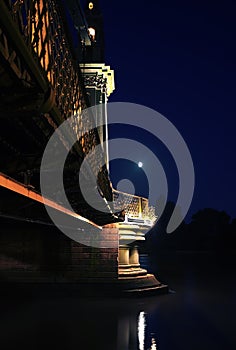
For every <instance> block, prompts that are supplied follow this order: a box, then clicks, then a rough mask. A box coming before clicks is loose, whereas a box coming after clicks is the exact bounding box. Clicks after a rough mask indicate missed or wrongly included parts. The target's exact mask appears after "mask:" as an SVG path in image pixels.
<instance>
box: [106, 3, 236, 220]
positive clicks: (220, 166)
mask: <svg viewBox="0 0 236 350" xmlns="http://www.w3.org/2000/svg"><path fill="white" fill-rule="evenodd" d="M235 6H236V5H235V3H234V1H224V2H223V1H196V2H195V1H194V2H193V1H186V2H183V1H154V0H153V1H134V0H128V1H127V0H126V1H124V0H119V1H107V0H103V1H102V0H100V7H101V9H102V11H103V15H104V26H105V27H104V29H105V43H106V46H105V55H106V60H105V63H106V64H107V65H110V66H111V68H112V69H114V70H115V85H116V90H115V92H114V93H113V95H111V96H110V99H109V101H110V102H115V101H120V102H133V103H137V104H142V105H145V106H147V107H150V108H153V109H155V110H156V111H158V112H159V113H161V114H162V115H164V116H165V117H166V118H168V119H169V120H170V121H171V122H172V123H173V124H174V125H175V126H176V128H177V129H178V130H179V131H180V133H181V134H182V136H183V138H184V139H185V141H186V143H187V145H188V147H189V150H190V152H191V155H192V159H193V163H194V168H195V175H196V184H195V193H194V197H193V201H192V205H191V207H190V209H189V213H188V216H187V219H188V218H191V215H192V214H193V213H195V212H196V211H197V210H199V209H203V208H206V207H211V208H215V209H218V210H225V211H226V212H227V213H228V214H229V215H230V216H231V217H236V206H235V194H236V182H235V178H236V166H235V126H236V120H235V111H236V108H235V101H236V86H235V80H236V47H235V38H236V27H235V23H236V22H235V10H236V8H235ZM129 132H130V133H131V134H132V132H133V130H131V129H130V130H128V129H126V130H124V128H122V129H121V128H116V129H115V128H110V135H111V137H117V135H118V136H119V137H121V136H124V135H126V136H127V134H128V133H129ZM131 134H130V135H131ZM133 134H134V132H133ZM135 134H137V133H135ZM135 137H136V138H137V136H135ZM140 137H141V138H142V142H143V141H144V142H145V137H146V145H147V146H148V147H149V148H150V149H152V150H153V151H154V152H155V154H157V156H158V157H159V159H160V161H161V163H162V165H163V167H164V169H165V171H166V174H167V179H168V185H169V199H170V200H176V196H177V193H178V178H177V172H176V168H175V163H174V162H173V159H171V157H170V156H169V154H168V152H167V151H166V150H165V149H164V147H163V146H162V145H160V143H158V141H156V140H154V139H152V138H151V137H150V136H148V135H146V136H145V135H143V134H141V133H140ZM140 160H141V161H142V159H140ZM132 167H133V168H134V164H131V165H129V164H126V166H125V168H126V169H127V171H128V172H129V171H130V169H131V168H132ZM123 168H124V167H123ZM121 169H122V167H121V164H120V163H119V161H117V164H115V163H114V161H113V162H112V164H111V179H112V181H113V184H114V185H116V183H117V182H118V181H119V180H120V179H121V178H122V177H123V175H124V174H123V172H124V171H121ZM130 174H131V175H130V176H131V177H133V176H134V173H132V171H130ZM136 175H137V172H136ZM136 175H135V176H136ZM136 181H137V186H136V192H137V193H138V194H140V195H145V191H146V183H145V176H144V175H143V174H142V171H140V176H138V175H137V176H136ZM157 181H158V175H157Z"/></svg>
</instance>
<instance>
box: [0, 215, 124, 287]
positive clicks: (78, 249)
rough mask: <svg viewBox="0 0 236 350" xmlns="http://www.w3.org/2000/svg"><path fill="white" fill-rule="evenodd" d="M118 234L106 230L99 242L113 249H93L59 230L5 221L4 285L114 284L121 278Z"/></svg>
mask: <svg viewBox="0 0 236 350" xmlns="http://www.w3.org/2000/svg"><path fill="white" fill-rule="evenodd" d="M118 232H119V231H118V227H117V226H116V224H110V225H106V226H104V227H103V229H102V231H101V232H100V236H99V242H100V245H101V246H102V247H103V246H108V247H109V246H111V248H102V247H90V246H88V245H82V244H80V243H77V242H75V241H73V240H71V239H70V238H68V237H67V236H65V235H64V234H63V233H61V231H60V230H58V229H57V228H56V227H55V226H48V225H43V224H39V223H37V224H36V223H32V222H23V221H16V220H12V219H3V218H1V220H0V281H1V283H4V282H21V283H25V282H50V283H51V282H68V283H70V282H76V283H93V282H101V283H106V282H108V283H109V282H110V281H114V280H116V279H117V278H118V244H119V238H118V237H119V234H118ZM88 237H89V233H88Z"/></svg>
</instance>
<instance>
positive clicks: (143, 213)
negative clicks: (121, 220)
mask: <svg viewBox="0 0 236 350" xmlns="http://www.w3.org/2000/svg"><path fill="white" fill-rule="evenodd" d="M113 205H114V209H115V210H116V211H124V213H125V220H126V221H128V222H133V223H134V224H135V223H137V224H145V225H148V226H152V225H153V224H154V222H155V221H156V219H157V216H156V215H155V208H154V207H153V206H149V203H148V199H147V198H144V197H139V196H135V195H132V194H129V193H125V192H121V191H117V190H115V189H113Z"/></svg>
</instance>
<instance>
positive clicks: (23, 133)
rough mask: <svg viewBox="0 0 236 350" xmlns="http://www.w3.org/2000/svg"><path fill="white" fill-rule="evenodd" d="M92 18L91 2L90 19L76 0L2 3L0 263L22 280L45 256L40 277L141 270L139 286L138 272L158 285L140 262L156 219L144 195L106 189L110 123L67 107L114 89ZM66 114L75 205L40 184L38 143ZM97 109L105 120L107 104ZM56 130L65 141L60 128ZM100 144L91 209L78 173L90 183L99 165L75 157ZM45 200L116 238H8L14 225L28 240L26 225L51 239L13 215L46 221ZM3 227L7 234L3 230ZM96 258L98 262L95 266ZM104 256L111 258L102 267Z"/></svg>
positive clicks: (105, 276) (127, 274) (68, 179)
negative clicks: (95, 203)
mask: <svg viewBox="0 0 236 350" xmlns="http://www.w3.org/2000/svg"><path fill="white" fill-rule="evenodd" d="M87 10H88V9H87ZM92 22H93V12H92V9H91V13H89V16H88V22H87V18H86V16H85V15H84V12H83V10H82V8H81V6H80V4H79V1H73V0H72V1H68V2H66V1H63V0H49V1H44V0H14V1H13V0H12V1H11V0H3V1H2V2H1V4H0V122H1V128H0V145H1V147H0V157H1V158H0V159H1V163H0V195H1V203H0V217H1V218H2V220H3V225H2V232H1V235H2V236H1V237H2V238H1V242H2V249H3V251H2V253H1V261H2V264H0V265H1V267H2V270H4V271H5V270H6V271H8V272H9V271H11V272H13V274H12V276H13V279H14V278H15V279H16V276H18V275H17V272H19V271H20V274H19V276H21V277H20V278H21V279H22V280H24V276H25V275H24V274H23V273H22V271H21V270H22V269H21V266H22V264H23V265H24V266H25V271H28V272H29V273H28V276H30V277H29V278H28V280H30V281H32V280H33V279H34V278H35V280H36V281H37V280H39V281H40V278H39V276H42V273H41V272H42V269H41V267H42V265H43V266H44V267H43V269H45V270H48V269H47V268H46V267H45V266H46V265H47V266H49V265H50V264H51V265H50V266H51V270H50V272H47V273H46V274H45V275H44V277H45V276H46V275H47V278H48V279H47V278H46V277H45V279H46V280H50V278H51V277H50V278H49V275H50V276H52V275H54V276H55V274H56V276H57V278H54V280H58V281H61V280H63V281H64V280H65V281H67V280H70V281H71V280H73V281H80V282H81V281H83V282H84V283H85V282H87V281H88V280H90V281H92V282H94V281H95V280H97V279H98V280H99V278H97V275H99V276H100V277H101V279H100V280H99V281H111V280H113V281H114V280H116V279H117V278H118V279H119V280H120V281H122V279H123V280H125V279H126V280H127V278H131V279H132V278H133V279H134V278H136V279H137V278H139V281H140V280H141V279H142V283H141V285H142V286H143V288H144V287H145V286H146V285H145V283H144V282H143V281H144V280H146V281H148V284H149V285H152V286H154V287H156V286H159V285H160V283H159V282H158V281H155V283H154V284H153V278H154V276H151V277H150V276H149V275H147V271H146V270H143V269H141V268H140V265H139V261H138V250H137V246H136V244H134V242H137V241H141V240H144V233H145V232H146V231H147V229H148V228H150V227H151V226H152V225H153V223H154V221H155V219H156V218H155V215H154V212H153V208H149V207H148V201H147V200H146V199H144V198H140V197H136V196H130V195H129V194H124V193H119V192H118V191H116V190H114V189H113V187H112V184H111V181H110V178H109V170H108V162H109V159H108V150H107V149H106V141H107V140H108V135H107V128H105V127H104V128H92V126H93V125H94V115H92V113H90V114H89V115H88V117H87V118H86V120H84V119H83V118H82V117H81V118H80V117H79V118H75V117H74V116H76V115H79V116H80V115H81V112H82V111H84V110H85V109H87V108H88V107H90V106H93V105H96V104H97V103H99V102H103V103H104V105H105V106H106V102H107V99H108V97H109V95H110V94H111V93H112V91H113V90H114V73H113V71H112V70H111V69H110V67H109V66H105V64H104V63H103V56H102V52H103V47H102V42H100V46H99V41H94V42H93V40H94V34H93V35H89V30H88V27H89V26H91V25H93V23H92ZM96 23H99V22H96V21H95V22H94V26H96V25H97V26H99V25H101V24H96ZM72 27H73V29H71V28H72ZM95 29H96V32H98V33H99V30H100V31H101V28H99V27H98V28H95ZM94 45H95V46H96V47H95V46H94ZM99 50H100V51H99ZM70 117H72V122H71V132H72V133H74V134H76V139H77V141H76V142H75V144H74V145H73V147H72V149H70V150H69V149H68V156H67V160H66V163H65V167H64V187H65V193H66V195H67V197H68V199H69V202H70V204H71V207H72V208H73V211H71V210H69V209H67V208H65V207H64V206H63V205H61V204H60V203H56V202H55V200H52V199H50V198H43V197H42V195H41V191H40V165H41V159H42V155H43V152H44V149H45V147H46V145H47V143H48V140H49V139H50V137H51V136H52V135H53V133H54V131H55V130H57V128H58V127H59V126H60V125H61V124H62V123H63V122H64V121H65V120H67V119H68V118H70ZM73 118H74V119H73ZM99 118H101V120H102V121H103V123H104V125H106V123H107V120H106V118H107V113H106V107H105V108H104V110H103V111H102V112H101V114H100V115H99ZM87 130H90V131H89V132H88V131H87ZM60 140H61V143H62V147H65V148H66V147H67V143H66V139H65V137H64V136H63V135H62V136H61V139H60ZM100 144H101V145H105V146H102V147H103V148H102V157H103V164H104V165H103V166H102V167H101V168H100V170H99V173H98V176H97V187H96V188H95V190H96V191H98V193H99V195H100V197H99V201H100V208H103V209H104V210H102V211H99V210H95V209H94V208H93V207H91V206H90V205H89V204H88V203H87V202H86V201H85V200H84V197H83V195H82V192H81V189H80V188H79V185H78V183H79V181H78V176H79V175H78V174H79V173H81V172H82V178H83V179H84V181H85V183H86V184H87V185H88V186H89V185H90V183H91V181H92V178H93V176H94V174H95V173H96V169H97V162H98V160H97V158H96V156H95V155H94V156H92V157H90V161H89V165H88V166H87V168H86V169H83V170H82V168H80V167H81V164H82V162H83V160H84V158H85V157H86V155H87V154H89V153H90V152H91V150H93V149H94V147H96V146H97V145H100ZM111 203H112V204H111ZM43 204H46V205H47V206H49V207H52V208H53V209H55V210H56V211H58V212H61V213H63V215H67V216H72V217H73V218H74V219H76V220H79V221H85V222H87V223H89V224H90V225H91V226H94V227H97V228H99V230H100V231H101V235H104V240H105V239H106V237H107V235H108V234H110V236H109V237H110V238H109V239H111V240H112V239H113V240H114V241H116V242H117V247H116V248H113V250H111V249H110V250H104V249H105V248H101V249H103V250H101V249H100V250H96V249H99V248H92V247H89V246H87V247H86V246H81V245H80V244H79V243H76V242H71V241H70V240H67V238H66V237H63V238H62V236H63V235H61V233H59V232H58V231H57V233H55V236H53V237H52V238H51V240H50V242H48V243H47V244H45V243H44V244H41V243H40V244H39V245H40V246H41V248H39V247H38V245H37V244H36V241H35V240H34V238H32V235H31V238H30V240H29V241H28V242H29V243H27V244H28V247H27V249H26V250H25V249H22V254H21V252H20V251H19V247H18V248H16V247H15V246H14V247H13V246H12V241H11V240H12V239H13V240H14V241H15V242H16V241H17V240H18V238H17V235H16V232H15V231H18V229H19V230H20V231H22V232H21V233H20V234H19V236H20V238H19V240H21V242H22V241H23V242H24V241H25V240H27V237H24V233H23V232H26V231H27V230H29V231H30V230H31V231H33V232H34V231H35V232H36V231H37V233H35V237H37V238H35V239H36V240H37V242H39V241H40V242H42V241H44V240H45V239H46V241H47V239H48V238H45V237H43V233H42V232H41V231H42V230H39V229H38V228H37V229H35V226H34V227H32V226H31V227H30V228H29V229H28V226H27V227H26V226H24V225H27V224H26V223H25V224H22V225H23V226H22V227H21V228H19V227H18V226H17V224H16V222H17V220H20V221H21V222H23V221H24V220H25V222H29V221H30V222H31V224H32V223H37V222H41V223H44V224H47V225H49V226H48V227H50V230H51V227H52V226H53V223H52V222H51V220H50V218H49V217H48V214H47V212H46V210H45V208H44V205H43ZM10 218H11V219H10ZM6 220H7V221H6ZM8 228H9V229H10V231H9V232H11V234H12V235H13V236H12V237H11V235H10V234H9V232H8V234H7V233H6V232H7V230H8ZM14 228H15V229H14ZM54 230H55V228H54ZM46 231H47V230H46ZM12 232H14V233H12ZM27 235H28V233H26V236H27ZM46 235H47V234H45V233H44V236H46ZM58 237H60V238H58ZM112 237H113V238H112ZM58 240H59V241H60V242H58ZM130 241H132V244H130V243H129V242H130ZM63 242H64V243H63ZM54 243H55V244H54ZM62 243H63V244H62ZM52 246H54V250H55V251H57V253H55V254H56V255H55V256H54V258H52V260H53V259H54V260H53V263H52V261H51V260H50V259H49V260H48V259H47V258H45V257H43V256H42V249H46V250H47V249H49V248H48V247H51V248H50V249H52ZM45 247H46V248H45ZM62 247H63V248H62ZM65 247H66V248H65ZM40 249H41V250H40ZM16 251H17V252H16ZM32 252H33V253H32ZM35 254H36V255H37V256H39V262H36V260H34V258H32V255H35ZM96 259H97V261H98V262H99V264H102V271H100V270H99V266H98V263H96V262H95V260H96ZM55 260H56V261H57V263H55ZM22 261H24V263H23V262H22ZM105 261H108V262H110V266H109V268H108V266H107V264H106V263H105ZM118 262H119V264H118ZM65 266H67V267H66V268H65ZM78 266H80V268H79V267H78ZM62 267H63V268H62ZM61 268H62V270H63V269H64V272H63V276H62V275H60V276H59V275H58V273H55V271H57V269H59V270H60V269H61ZM39 270H40V271H41V272H40V273H39V272H38V271H39ZM36 272H37V273H36ZM10 275H11V274H4V276H5V277H4V278H5V279H6V280H7V279H8V277H6V276H10ZM95 275H96V278H95V277H94V276H95ZM14 276H15V277H14ZM35 276H37V277H35ZM144 277H145V278H144ZM26 279H27V278H26ZM150 281H151V282H150Z"/></svg>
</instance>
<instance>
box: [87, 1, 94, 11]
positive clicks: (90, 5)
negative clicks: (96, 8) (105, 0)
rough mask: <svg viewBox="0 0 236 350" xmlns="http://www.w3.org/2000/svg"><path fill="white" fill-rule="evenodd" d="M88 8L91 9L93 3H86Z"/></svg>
mask: <svg viewBox="0 0 236 350" xmlns="http://www.w3.org/2000/svg"><path fill="white" fill-rule="evenodd" d="M88 7H89V9H90V10H92V9H93V3H92V2H90V3H89V5H88Z"/></svg>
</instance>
